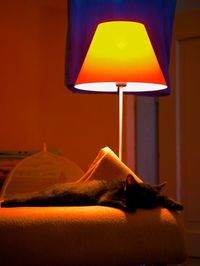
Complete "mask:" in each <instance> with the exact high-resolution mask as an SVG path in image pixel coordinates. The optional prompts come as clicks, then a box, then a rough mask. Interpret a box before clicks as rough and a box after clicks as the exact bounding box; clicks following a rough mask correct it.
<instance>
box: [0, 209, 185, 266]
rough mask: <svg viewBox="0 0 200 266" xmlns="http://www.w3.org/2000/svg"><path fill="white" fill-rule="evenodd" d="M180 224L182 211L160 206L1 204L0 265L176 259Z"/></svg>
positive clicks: (181, 250)
mask: <svg viewBox="0 0 200 266" xmlns="http://www.w3.org/2000/svg"><path fill="white" fill-rule="evenodd" d="M183 230H184V229H183V225H182V219H181V216H180V215H179V214H178V213H174V212H170V211H168V210H167V209H164V208H156V209H153V210H140V209H139V210H137V211H136V212H135V213H132V214H129V213H125V212H123V211H121V210H118V209H114V208H109V207H102V206H89V207H51V208H50V207H34V208H0V265H2V266H11V265H15V266H27V265H29V266H33V265H34V266H36V265H37V266H46V265H47V266H65V265H69V266H73V265H92V266H95V265H101V266H106V265H110V266H111V265H115V266H117V265H123V266H126V265H131V266H133V265H137V264H144V263H148V264H150V263H157V264H159V263H167V264H170V263H173V264H175V263H181V262H183V261H184V260H185V259H186V249H185V241H184V233H183Z"/></svg>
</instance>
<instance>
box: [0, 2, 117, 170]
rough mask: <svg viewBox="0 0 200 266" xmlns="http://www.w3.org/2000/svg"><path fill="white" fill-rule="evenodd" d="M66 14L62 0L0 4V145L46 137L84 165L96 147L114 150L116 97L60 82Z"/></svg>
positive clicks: (38, 143)
mask: <svg viewBox="0 0 200 266" xmlns="http://www.w3.org/2000/svg"><path fill="white" fill-rule="evenodd" d="M66 14H67V12H66V0H59V1H54V0H41V1H40V0H37V1H33V0H10V1H1V3H0V19H1V20H2V22H1V27H2V29H1V52H2V55H1V59H0V73H1V74H0V77H1V78H0V121H1V126H0V149H1V150H2V149H6V150H9V149H11V150H20V149H22V150H23V149H25V150H30V149H41V148H42V143H43V142H44V141H45V142H46V143H47V145H48V147H49V149H52V148H57V149H59V150H60V151H61V152H62V154H63V155H65V156H66V157H68V158H69V159H71V160H73V161H75V162H76V163H78V164H79V165H80V166H81V167H82V168H83V170H86V169H87V167H88V165H89V164H90V162H91V161H92V160H93V159H94V157H95V156H96V154H97V153H98V151H99V149H100V148H102V147H104V146H109V147H110V148H111V149H113V150H114V151H115V152H116V153H118V97H117V95H83V94H73V93H72V92H71V91H69V90H67V88H66V87H65V86H64V57H65V41H66V23H67V17H66Z"/></svg>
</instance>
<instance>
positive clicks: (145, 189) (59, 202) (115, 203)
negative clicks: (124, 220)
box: [2, 175, 183, 212]
mask: <svg viewBox="0 0 200 266" xmlns="http://www.w3.org/2000/svg"><path fill="white" fill-rule="evenodd" d="M164 185H165V183H163V184H160V185H156V186H151V185H149V184H146V183H138V182H136V181H135V179H134V177H133V176H132V175H128V176H127V178H126V180H125V181H121V180H111V181H105V180H93V181H90V182H87V183H80V184H76V183H65V184H58V185H54V186H52V187H49V188H47V189H46V190H44V191H41V192H40V193H34V194H31V195H30V196H28V197H24V198H22V197H19V198H15V199H10V200H7V201H4V202H3V203H2V207H20V206H88V205H103V206H110V207H115V208H119V209H122V210H124V211H127V212H134V211H135V210H136V209H137V208H142V209H151V208H154V207H158V206H162V207H165V208H167V209H169V210H173V211H181V210H182V209H183V206H182V205H181V204H180V203H178V202H176V201H174V200H173V199H170V198H168V197H167V196H164V195H160V190H161V189H162V187H163V186H164Z"/></svg>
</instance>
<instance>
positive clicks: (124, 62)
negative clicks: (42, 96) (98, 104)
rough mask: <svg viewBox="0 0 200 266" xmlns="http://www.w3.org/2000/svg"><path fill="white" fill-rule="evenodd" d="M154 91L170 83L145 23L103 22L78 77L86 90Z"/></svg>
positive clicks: (79, 84) (81, 88) (78, 82)
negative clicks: (120, 87)
mask: <svg viewBox="0 0 200 266" xmlns="http://www.w3.org/2000/svg"><path fill="white" fill-rule="evenodd" d="M120 84H121V85H122V86H123V92H151V91H159V90H164V89H166V88H167V84H166V81H165V78H164V76H163V73H162V71H161V68H160V65H159V63H158V60H157V58H156V55H155V52H154V50H153V47H152V45H151V42H150V39H149V37H148V34H147V31H146V29H145V26H144V25H143V24H142V23H138V22H132V21H111V22H104V23H100V24H99V25H98V26H97V29H96V32H95V34H94V37H93V39H92V42H91V44H90V46H89V49H88V52H87V54H86V57H85V60H84V62H83V65H82V67H81V70H80V72H79V75H78V77H77V80H76V83H75V88H76V89H79V90H86V91H98V92H114V91H118V87H117V86H118V85H120Z"/></svg>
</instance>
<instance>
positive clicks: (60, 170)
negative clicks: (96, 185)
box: [0, 151, 84, 200]
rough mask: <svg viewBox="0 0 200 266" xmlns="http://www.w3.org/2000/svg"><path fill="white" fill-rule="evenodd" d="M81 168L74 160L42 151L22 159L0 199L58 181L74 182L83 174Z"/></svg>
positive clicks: (4, 186)
mask: <svg viewBox="0 0 200 266" xmlns="http://www.w3.org/2000/svg"><path fill="white" fill-rule="evenodd" d="M83 174H84V173H83V171H82V170H81V168H80V167H79V166H78V165H76V164H75V163H74V162H72V161H70V160H68V159H66V158H64V157H62V156H58V155H55V154H53V153H50V152H48V151H41V152H39V153H36V154H34V155H31V156H29V157H26V158H25V159H23V160H21V161H20V162H19V163H18V164H17V165H16V166H15V167H14V168H13V169H12V171H11V172H10V173H9V175H8V177H7V178H6V181H5V182H4V184H3V187H2V190H1V195H0V200H4V199H8V198H9V197H10V196H12V197H15V196H16V195H17V194H27V193H31V192H37V191H41V190H42V189H45V188H46V187H48V186H51V185H54V184H56V183H64V182H74V181H76V180H77V179H79V178H80V177H81V176H82V175H83Z"/></svg>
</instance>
